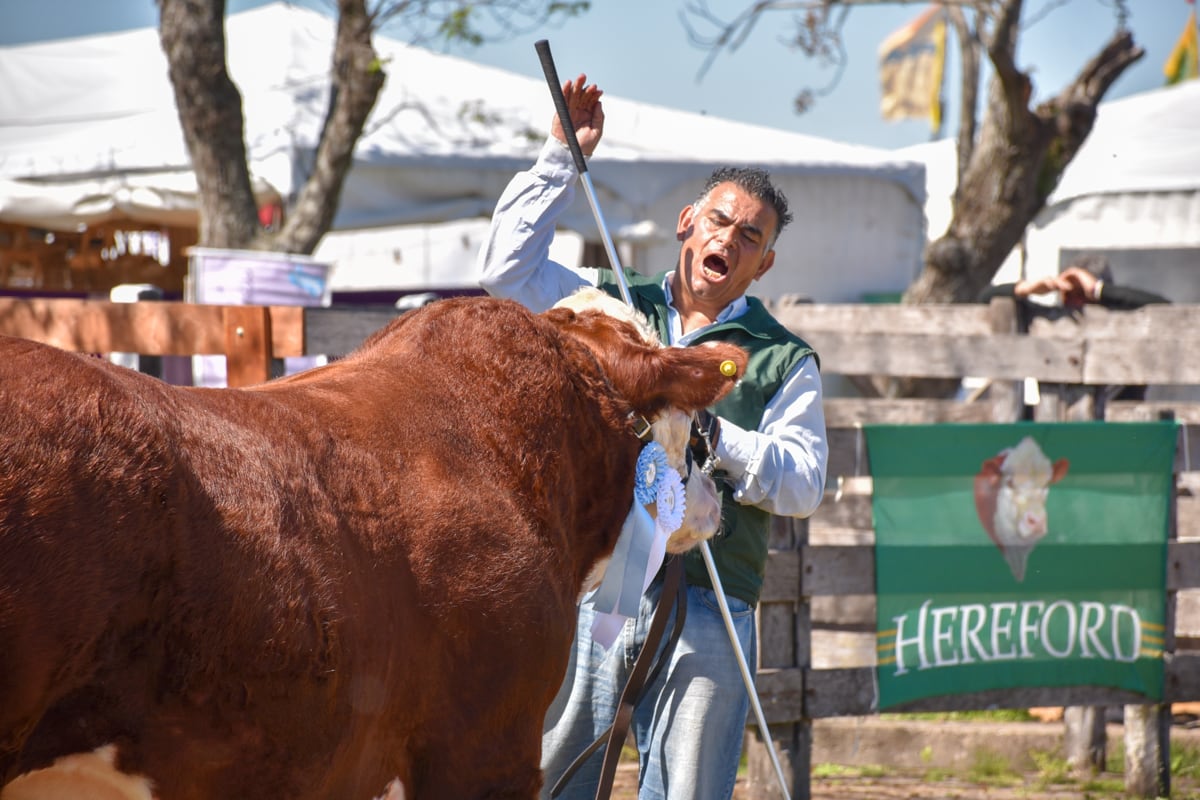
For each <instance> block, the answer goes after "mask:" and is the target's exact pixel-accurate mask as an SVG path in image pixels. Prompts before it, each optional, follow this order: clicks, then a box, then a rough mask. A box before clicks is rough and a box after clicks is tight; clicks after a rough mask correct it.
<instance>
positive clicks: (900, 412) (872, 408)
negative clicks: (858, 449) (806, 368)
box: [824, 397, 993, 428]
mask: <svg viewBox="0 0 1200 800" xmlns="http://www.w3.org/2000/svg"><path fill="white" fill-rule="evenodd" d="M824 405H825V425H826V427H827V428H848V427H853V426H854V425H881V424H886V425H914V424H931V423H935V422H991V421H992V413H993V412H992V409H991V407H990V406H989V405H987V404H984V403H964V402H960V401H957V400H923V399H917V398H903V399H885V398H877V399H864V398H859V397H828V398H825V402H824Z"/></svg>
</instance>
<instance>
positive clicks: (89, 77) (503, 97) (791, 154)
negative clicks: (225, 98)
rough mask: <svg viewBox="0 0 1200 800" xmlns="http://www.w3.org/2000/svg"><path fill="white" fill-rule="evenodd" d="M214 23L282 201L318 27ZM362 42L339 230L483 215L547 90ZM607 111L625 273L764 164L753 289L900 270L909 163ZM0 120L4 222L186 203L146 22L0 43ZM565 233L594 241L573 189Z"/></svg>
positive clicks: (302, 150)
mask: <svg viewBox="0 0 1200 800" xmlns="http://www.w3.org/2000/svg"><path fill="white" fill-rule="evenodd" d="M226 31H227V40H228V60H229V69H230V72H231V74H232V76H233V78H234V80H235V82H236V83H237V84H238V87H239V89H240V90H241V92H242V95H243V98H244V108H245V113H246V142H247V147H248V149H249V154H250V162H251V169H252V171H253V173H254V174H255V176H256V178H258V179H261V180H262V181H264V182H265V183H266V184H268V187H273V188H274V189H275V190H277V191H278V192H279V193H280V194H281V195H282V196H283V197H285V198H286V197H288V196H289V195H290V194H291V193H292V192H293V191H295V190H296V188H297V187H298V186H299V184H300V183H301V182H302V181H303V177H304V174H305V169H306V164H307V163H308V162H309V160H310V158H311V153H312V148H313V144H314V143H315V141H316V140H317V136H318V133H319V130H320V126H321V122H322V119H323V111H324V108H325V106H326V102H327V95H328V69H329V61H330V56H331V53H332V46H333V37H334V21H333V20H331V19H330V18H328V17H326V16H324V15H322V14H319V13H317V12H313V11H310V10H307V9H302V8H298V7H293V6H290V5H288V4H286V3H282V2H281V3H275V4H272V5H266V6H261V7H259V8H256V9H253V10H250V11H246V12H243V13H240V14H235V15H232V16H230V17H229V18H228V20H227V21H226ZM376 47H377V49H378V51H379V53H380V56H381V57H382V59H383V61H384V63H385V69H386V70H387V71H388V75H389V79H388V82H387V85H386V87H385V89H384V91H383V93H382V94H381V96H380V98H379V101H378V103H377V105H376V109H375V112H374V114H373V116H372V118H371V120H370V122H369V123H368V130H367V132H366V133H365V135H364V136H363V137H362V139H361V141H360V142H359V145H358V148H357V150H356V153H355V163H354V166H353V168H352V170H351V173H350V175H349V178H348V181H347V185H346V188H345V191H344V192H343V197H342V201H341V205H340V208H339V213H338V216H337V219H336V221H335V229H336V230H338V231H341V232H343V233H342V235H343V236H345V235H346V233H345V232H347V231H352V230H362V229H369V228H381V227H387V226H396V225H405V224H412V223H440V222H446V221H452V220H462V219H471V218H480V217H486V216H487V215H488V214H489V213H490V211H491V209H492V208H493V206H494V204H495V201H496V198H497V197H498V196H499V194H500V192H501V190H502V189H503V187H504V185H505V184H506V183H507V181H508V179H509V177H511V175H512V174H513V173H514V172H515V171H516V170H518V169H522V168H525V167H526V166H527V165H528V164H530V163H531V162H532V159H533V157H534V155H535V153H536V151H537V148H538V147H539V146H540V144H541V142H542V140H543V139H544V136H545V131H546V130H547V125H548V123H549V120H550V118H551V115H552V114H553V105H552V102H551V99H550V94H549V91H548V90H547V88H546V85H545V83H544V81H541V80H535V79H530V78H525V77H522V76H518V75H514V74H511V73H507V72H504V71H501V70H497V69H492V68H488V67H483V66H480V65H477V64H474V63H472V62H469V61H466V60H463V59H458V58H453V57H449V56H444V55H438V54H435V53H432V52H429V51H427V50H423V49H420V48H416V47H411V46H408V45H405V44H403V43H401V42H398V41H395V40H390V39H387V38H384V37H377V39H376ZM535 58H536V54H535V53H534V51H533V47H532V46H531V47H530V59H531V60H533V59H535ZM560 68H561V67H560ZM605 105H606V109H607V111H608V120H607V124H606V133H605V143H604V144H603V145H602V147H601V152H599V153H598V154H597V155H596V157H595V158H594V159H593V160H592V162H591V176H592V180H593V183H594V184H595V186H596V189H597V193H598V196H599V198H600V203H601V206H602V208H603V211H604V216H605V218H606V220H607V222H608V224H609V226H610V228H611V231H612V233H613V235H614V238H615V239H617V240H618V241H619V242H621V243H622V244H623V249H624V250H625V252H627V253H628V254H629V256H630V259H631V260H630V263H631V264H636V265H639V266H641V267H643V268H644V269H646V270H647V271H654V270H657V269H661V268H666V267H669V266H670V265H671V264H672V263H673V261H674V257H675V252H676V248H677V243H676V242H675V238H674V221H675V219H676V218H677V216H678V213H679V210H680V209H681V208H682V207H683V205H684V204H686V203H687V202H690V201H691V200H692V199H693V194H694V192H695V191H696V190H697V189H698V186H699V183H700V182H701V181H702V180H703V178H704V177H706V176H707V174H708V173H709V172H710V171H711V169H712V167H713V166H715V165H716V164H719V163H727V162H733V163H751V164H756V165H760V166H763V167H765V168H767V169H769V170H770V171H771V173H772V175H773V176H774V177H775V178H776V179H777V180H778V182H779V183H780V184H781V185H782V187H783V188H784V191H785V192H786V193H787V194H788V196H789V198H790V199H791V201H792V205H793V207H794V209H795V212H796V222H795V223H794V226H793V227H792V228H790V229H789V231H788V232H786V233H785V234H784V238H783V239H782V240H781V243H780V249H781V257H780V259H779V260H778V262H777V264H778V265H777V267H776V269H775V270H773V271H772V272H771V273H769V274H768V275H767V276H766V278H764V281H763V283H762V284H760V285H759V286H758V287H757V289H758V293H760V294H764V295H775V294H779V293H783V292H800V293H804V294H808V295H810V296H812V297H813V298H815V299H817V300H822V301H846V300H857V299H859V297H860V296H861V295H862V294H863V293H866V292H892V291H899V290H901V289H903V288H904V287H905V286H906V285H907V284H908V282H909V281H910V280H911V279H912V278H913V277H914V276H915V274H916V271H917V269H918V267H919V263H920V252H921V248H922V246H923V243H924V236H923V224H922V219H923V218H922V203H923V201H924V178H923V168H922V166H921V165H920V164H917V163H915V162H913V161H909V160H905V159H901V158H897V157H896V156H894V155H892V154H889V153H886V152H884V151H880V150H875V149H872V148H865V147H855V146H849V145H844V144H840V143H836V142H832V141H828V140H824V139H819V138H815V137H809V136H802V135H799V134H793V133H788V132H784V131H778V130H772V129H768V128H762V127H756V126H751V125H744V124H741V123H737V122H732V121H728V120H721V119H716V118H712V117H708V116H702V115H695V114H688V113H684V112H678V111H673V110H669V109H665V108H660V107H654V106H650V105H646V104H641V103H634V102H630V101H626V100H622V99H620V98H615V97H607V96H606V98H605ZM0 120H3V124H0V220H10V221H21V222H26V223H29V224H41V225H44V226H46V227H60V228H61V227H65V226H72V225H75V224H78V223H92V222H97V221H101V220H103V219H105V218H106V216H105V215H108V218H111V217H112V216H116V215H122V214H123V215H130V214H135V216H136V218H138V219H142V220H148V221H153V220H154V219H155V218H156V217H155V215H156V214H161V215H163V218H164V219H166V218H167V216H168V215H176V216H175V217H173V218H177V215H178V214H180V213H185V212H186V211H187V200H188V192H187V188H188V185H189V181H190V179H191V171H190V164H189V158H188V154H187V150H186V147H185V146H184V143H183V137H182V134H181V132H180V129H179V123H178V119H177V114H176V110H175V106H174V100H173V95H172V89H171V86H170V83H169V81H168V79H167V66H166V61H165V58H164V56H163V54H162V51H161V47H160V45H159V41H158V33H157V30H155V29H142V30H136V31H130V32H125V33H117V34H108V35H102V36H93V37H85V38H78V39H70V40H60V41H53V42H46V43H39V44H34V45H25V46H19V47H8V48H0ZM268 187H264V191H267V188H268ZM135 200H136V202H135ZM564 224H565V225H567V226H568V227H570V228H573V229H574V230H576V231H579V232H580V233H582V234H583V235H584V236H586V237H588V238H592V239H594V238H597V237H596V235H595V221H594V219H593V217H592V214H591V211H590V209H589V208H588V206H587V203H586V200H585V199H584V198H583V196H582V192H580V193H579V196H578V197H577V200H576V203H575V205H574V206H573V208H572V209H571V210H570V212H569V213H568V215H567V216H566V217H565V219H564ZM343 249H344V248H343ZM350 249H351V250H353V248H350ZM398 268H402V267H398ZM334 280H335V288H336V280H337V279H336V273H335V279H334ZM381 280H382V282H385V283H386V282H387V281H388V277H387V276H384V277H383V278H382V279H381Z"/></svg>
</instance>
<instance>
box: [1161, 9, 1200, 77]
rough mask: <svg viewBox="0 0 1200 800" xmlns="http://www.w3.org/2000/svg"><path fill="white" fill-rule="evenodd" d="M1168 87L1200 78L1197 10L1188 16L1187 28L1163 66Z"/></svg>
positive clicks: (1180, 35)
mask: <svg viewBox="0 0 1200 800" xmlns="http://www.w3.org/2000/svg"><path fill="white" fill-rule="evenodd" d="M1163 74H1164V75H1166V76H1167V85H1168V86H1169V85H1171V84H1173V83H1179V82H1180V81H1186V80H1190V79H1192V78H1196V77H1200V47H1198V46H1197V42H1196V9H1194V8H1193V9H1192V13H1191V14H1188V21H1187V27H1186V28H1184V30H1183V33H1181V34H1179V41H1177V42H1175V47H1174V48H1172V50H1171V55H1169V56H1167V63H1165V64H1163Z"/></svg>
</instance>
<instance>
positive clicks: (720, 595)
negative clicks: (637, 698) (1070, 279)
mask: <svg viewBox="0 0 1200 800" xmlns="http://www.w3.org/2000/svg"><path fill="white" fill-rule="evenodd" d="M534 47H535V48H536V49H537V53H538V58H539V60H540V61H541V62H542V72H544V73H545V75H546V82H547V83H548V84H550V94H551V95H552V96H553V97H554V107H555V108H556V109H557V111H558V121H559V123H560V124H561V125H562V129H563V133H564V134H566V137H567V146H568V147H569V148H570V150H571V157H572V158H574V159H575V166H576V168H577V169H578V170H579V177H580V180H581V181H582V183H583V189H584V194H586V195H587V199H588V203H589V204H591V207H592V215H593V216H595V218H596V224H597V225H599V226H600V235H601V236H602V237H603V238H604V249H605V251H606V252H607V253H608V260H609V263H610V264H612V268H613V271H614V272H615V273H616V274H617V287H618V288H619V289H620V290H621V299H622V300H624V301H625V303H626V304H627V305H630V306H632V305H633V298H632V296H631V295H630V294H629V284H628V282H627V281H626V279H625V271H624V270H623V269H622V268H621V259H620V258H618V257H617V251H616V248H615V247H613V243H612V238H611V237H610V236H609V235H608V228H607V226H606V225H605V224H604V215H603V214H601V213H600V202H599V200H597V199H596V190H595V188H594V187H593V186H592V179H591V178H590V177H589V176H588V172H587V161H585V160H584V158H583V150H582V149H580V147H579V140H578V139H577V138H576V137H575V125H574V123H572V122H571V112H570V110H569V109H568V108H567V98H566V97H565V96H564V95H563V91H562V84H561V83H559V80H558V70H556V69H555V67H554V57H553V56H552V55H551V54H550V42H548V41H547V40H545V39H540V40H538V41H537V42H535V43H534ZM700 554H701V555H702V556H703V557H704V566H705V567H707V568H708V577H709V579H710V580H711V581H712V585H713V591H714V592H715V593H716V595H717V605H718V606H720V608H721V618H722V619H723V620H724V621H725V630H726V632H727V633H728V634H729V643H730V644H731V645H732V646H733V654H734V656H735V657H736V658H737V663H738V669H739V670H740V671H741V673H742V683H744V684H745V686H746V694H748V695H749V697H750V705H751V706H752V707H753V708H754V717H755V720H756V721H757V722H758V729H759V731H761V732H762V737H763V741H764V742H765V743H766V745H767V752H768V753H770V755H771V763H772V764H773V765H774V766H775V774H776V775H777V776H778V777H779V788H780V790H781V791H782V792H783V796H784V800H791V793H790V792H789V791H788V785H787V779H786V778H784V776H783V767H782V766H780V763H779V756H778V755H777V754H776V752H775V742H774V740H772V739H771V732H770V731H769V730H768V729H767V721H766V716H765V715H764V714H763V710H762V703H761V702H760V701H759V699H758V691H757V690H756V689H755V688H754V677H753V676H752V675H751V674H750V668H749V666H748V665H747V664H746V657H745V655H743V654H742V647H741V643H740V642H739V641H738V635H737V631H736V630H735V629H734V627H733V615H732V614H731V613H730V611H729V604H728V603H727V602H726V601H725V590H724V587H722V585H721V579H720V577H719V576H718V575H717V565H716V563H715V562H714V561H713V557H712V549H711V548H710V547H709V546H708V542H707V541H702V542H700Z"/></svg>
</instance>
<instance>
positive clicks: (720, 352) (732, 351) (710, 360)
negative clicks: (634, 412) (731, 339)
mask: <svg viewBox="0 0 1200 800" xmlns="http://www.w3.org/2000/svg"><path fill="white" fill-rule="evenodd" d="M656 356H657V358H658V361H659V364H658V365H657V369H655V370H654V372H656V373H657V375H648V376H647V379H648V380H649V384H648V385H646V386H645V387H644V388H645V390H646V393H647V396H648V397H652V398H654V400H656V401H657V402H658V403H661V404H662V406H663V407H666V406H673V407H675V408H681V409H683V410H684V411H699V410H700V409H702V408H707V407H708V406H711V405H712V404H713V403H715V402H717V401H718V400H720V399H721V398H722V397H724V396H725V395H727V394H729V392H730V390H731V389H733V387H734V384H736V383H737V382H738V381H739V380H741V378H742V376H743V375H744V374H745V372H746V364H747V362H748V361H749V357H748V356H747V354H746V351H745V350H743V349H742V348H740V347H737V346H736V345H732V344H726V343H724V342H711V343H707V344H703V345H700V346H698V347H666V348H663V349H662V350H659V351H658V353H657V354H656Z"/></svg>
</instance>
